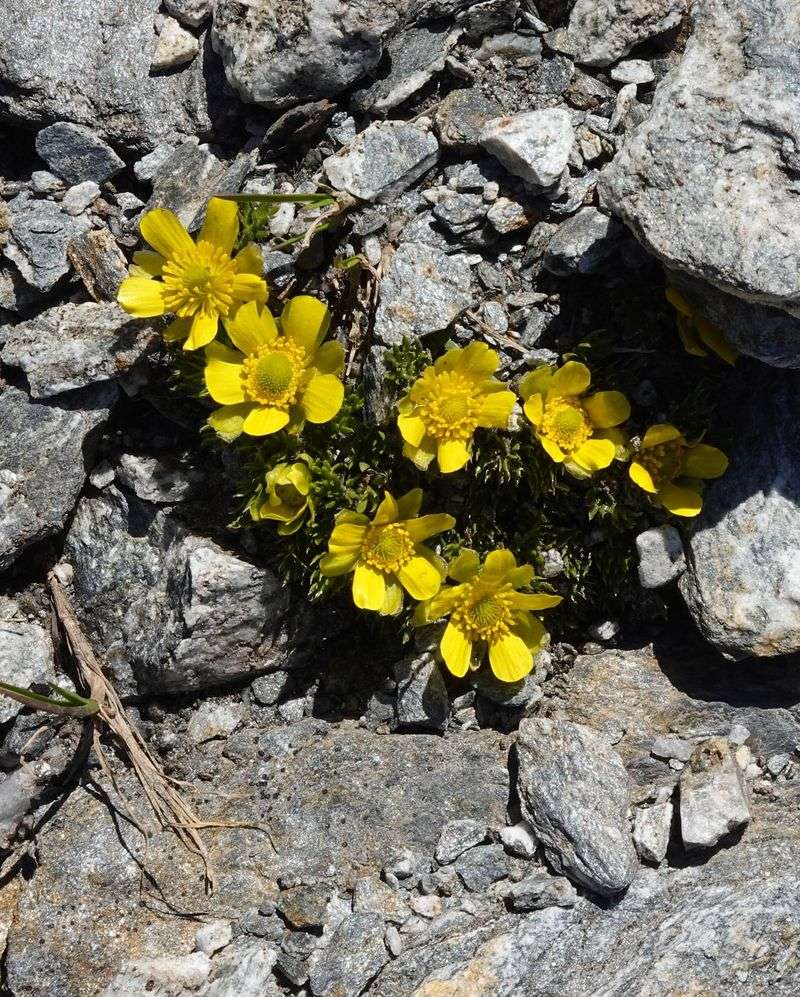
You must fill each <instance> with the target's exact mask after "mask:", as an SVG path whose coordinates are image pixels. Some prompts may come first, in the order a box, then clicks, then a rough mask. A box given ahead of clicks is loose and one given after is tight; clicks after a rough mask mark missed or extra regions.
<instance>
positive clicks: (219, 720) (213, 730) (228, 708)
mask: <svg viewBox="0 0 800 997" xmlns="http://www.w3.org/2000/svg"><path fill="white" fill-rule="evenodd" d="M245 713H246V711H245V708H244V706H242V705H241V703H212V702H211V701H210V700H207V701H206V702H204V703H201V704H200V706H199V707H198V709H197V710H196V711H195V713H194V714H193V715H192V719H191V720H190V721H189V726H188V727H187V728H186V736H187V737H188V738H189V741H190V742H191V743H192V744H203V743H205V742H206V741H211V740H213V739H214V738H217V737H227V736H228V734H231V733H232V732H233V731H234V730H236V728H237V727H238V726H239V724H241V723H242V721H243V720H244V717H245Z"/></svg>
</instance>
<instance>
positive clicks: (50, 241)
mask: <svg viewBox="0 0 800 997" xmlns="http://www.w3.org/2000/svg"><path fill="white" fill-rule="evenodd" d="M8 210H9V211H10V214H11V227H10V229H9V240H8V243H7V244H6V246H5V247H4V249H3V252H4V254H5V255H6V256H7V257H8V259H10V260H11V262H12V263H14V264H15V266H16V267H17V269H18V270H19V272H20V275H21V276H22V278H23V280H24V281H25V282H26V283H27V284H30V285H31V287H35V288H36V289H37V290H38V291H41V292H47V291H50V290H52V289H53V288H54V287H55V285H56V284H57V283H58V281H59V280H60V279H61V278H62V277H63V276H64V275H65V274H66V273H67V272H68V270H69V263H68V261H67V246H68V245H69V242H70V240H71V239H72V238H74V237H75V236H76V235H79V234H80V233H81V232H85V231H86V230H87V229H88V228H90V222H89V219H88V218H86V217H85V216H84V215H80V216H79V217H73V216H72V215H69V214H67V213H66V212H65V211H62V210H61V205H59V204H56V203H54V202H53V201H40V200H38V199H37V198H32V197H30V196H29V195H28V194H27V193H26V192H23V193H21V194H18V195H17V196H16V197H15V198H14V199H13V200H12V201H9V202H8Z"/></svg>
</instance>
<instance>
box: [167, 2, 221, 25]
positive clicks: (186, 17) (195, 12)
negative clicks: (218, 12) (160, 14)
mask: <svg viewBox="0 0 800 997" xmlns="http://www.w3.org/2000/svg"><path fill="white" fill-rule="evenodd" d="M215 4H216V0H164V7H165V8H166V11H167V13H168V14H172V16H173V17H174V18H175V20H176V21H180V22H181V24H185V25H186V26H187V27H189V28H199V27H200V25H201V24H202V23H203V21H205V20H206V18H208V17H211V14H212V12H213V10H214V6H215Z"/></svg>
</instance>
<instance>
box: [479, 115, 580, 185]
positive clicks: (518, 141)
mask: <svg viewBox="0 0 800 997" xmlns="http://www.w3.org/2000/svg"><path fill="white" fill-rule="evenodd" d="M574 142H575V133H574V131H573V128H572V119H571V118H570V115H569V113H568V112H567V111H565V110H564V109H563V108H552V109H548V110H543V111H526V112H524V113H522V114H514V115H512V116H511V117H505V118H495V119H493V120H492V121H490V122H488V124H487V125H486V127H485V128H484V129H483V131H482V132H481V136H480V143H481V145H482V146H483V148H484V149H486V151H487V152H490V153H491V154H492V155H493V156H494V157H495V158H496V159H497V160H499V162H500V163H502V164H503V166H505V168H506V169H507V170H508V172H509V173H513V174H514V176H518V177H522V179H523V180H527V182H528V183H530V184H534V185H535V186H537V187H550V186H552V185H553V184H554V183H556V181H557V180H559V179H560V178H561V174H562V173H563V172H564V170H565V169H566V166H567V160H568V159H569V155H570V152H571V151H572V146H573V144H574Z"/></svg>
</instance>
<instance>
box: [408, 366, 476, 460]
mask: <svg viewBox="0 0 800 997" xmlns="http://www.w3.org/2000/svg"><path fill="white" fill-rule="evenodd" d="M478 412H479V404H478V399H477V398H476V397H475V387H474V385H473V384H471V383H470V382H469V381H468V380H467V378H466V377H464V376H463V375H462V374H458V373H454V372H451V371H446V372H444V373H442V374H438V375H437V377H436V382H435V386H432V388H431V390H430V392H429V393H428V397H427V398H425V399H424V400H423V401H422V402H421V403H420V406H419V415H420V417H421V418H422V421H423V422H424V423H425V428H426V430H427V431H428V434H429V435H430V436H432V437H433V438H434V439H435V440H437V441H438V442H441V441H443V440H466V439H469V438H470V437H471V436H472V434H473V433H474V432H475V429H476V428H477V425H478Z"/></svg>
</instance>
